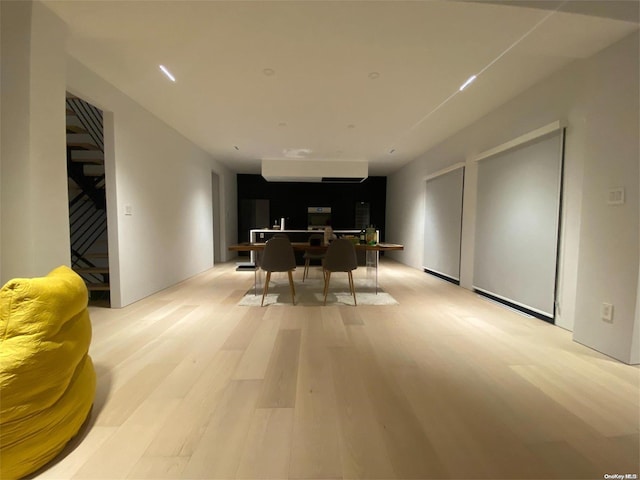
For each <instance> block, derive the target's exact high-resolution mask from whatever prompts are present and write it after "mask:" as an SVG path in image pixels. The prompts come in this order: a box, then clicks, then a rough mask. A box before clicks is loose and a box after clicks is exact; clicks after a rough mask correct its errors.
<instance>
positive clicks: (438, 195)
mask: <svg viewBox="0 0 640 480" xmlns="http://www.w3.org/2000/svg"><path fill="white" fill-rule="evenodd" d="M463 182H464V167H461V168H456V169H455V170H452V171H448V172H446V173H443V174H441V175H437V176H435V177H432V178H429V179H428V180H427V185H426V187H427V190H426V195H425V199H426V200H425V219H424V224H425V229H424V263H423V266H424V268H425V269H426V270H428V271H429V272H432V273H436V274H439V275H443V276H445V277H447V278H450V279H453V280H458V281H459V280H460V235H461V229H462V189H463Z"/></svg>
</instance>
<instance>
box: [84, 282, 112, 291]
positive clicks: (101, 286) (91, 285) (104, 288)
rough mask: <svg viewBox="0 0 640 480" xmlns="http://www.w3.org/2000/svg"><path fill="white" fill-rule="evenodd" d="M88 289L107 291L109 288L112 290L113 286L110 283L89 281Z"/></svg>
mask: <svg viewBox="0 0 640 480" xmlns="http://www.w3.org/2000/svg"><path fill="white" fill-rule="evenodd" d="M86 285H87V290H89V291H93V292H95V291H98V290H100V291H107V290H111V287H109V284H108V283H87V284H86Z"/></svg>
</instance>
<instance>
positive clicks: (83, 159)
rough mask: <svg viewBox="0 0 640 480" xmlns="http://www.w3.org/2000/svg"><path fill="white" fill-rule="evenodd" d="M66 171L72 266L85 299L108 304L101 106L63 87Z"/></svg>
mask: <svg viewBox="0 0 640 480" xmlns="http://www.w3.org/2000/svg"><path fill="white" fill-rule="evenodd" d="M66 107H67V112H66V113H67V122H66V126H67V176H68V188H69V225H70V232H69V235H70V238H71V267H72V268H73V270H74V271H76V272H77V273H78V274H79V275H80V276H81V277H82V278H83V279H84V281H85V283H86V284H87V288H88V290H89V303H90V304H93V305H98V306H106V307H108V306H110V303H111V299H110V290H111V285H110V279H109V245H108V232H107V199H106V177H105V165H104V123H103V112H102V111H101V110H100V109H98V108H97V107H95V106H93V105H91V104H90V103H88V102H86V101H84V100H82V99H80V98H78V97H76V96H74V95H72V94H70V93H67V99H66Z"/></svg>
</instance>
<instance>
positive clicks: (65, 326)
mask: <svg viewBox="0 0 640 480" xmlns="http://www.w3.org/2000/svg"><path fill="white" fill-rule="evenodd" d="M87 299H88V297H87V288H86V286H85V284H84V282H83V280H82V279H81V278H80V277H79V276H78V275H77V274H76V273H75V272H73V271H72V270H71V269H70V268H68V267H64V266H62V267H58V268H56V269H55V270H53V271H52V272H50V273H49V274H48V275H47V276H46V277H42V278H33V279H26V278H18V279H14V280H11V281H9V282H8V283H7V284H6V285H5V286H4V287H2V290H0V478H2V479H12V478H20V477H23V476H25V475H27V474H29V473H31V472H34V471H35V470H37V469H38V468H40V467H42V466H43V465H44V464H46V463H47V462H49V461H50V460H51V459H53V458H54V457H55V456H56V455H57V454H58V453H60V451H61V450H62V449H63V448H64V446H65V445H66V443H67V442H68V441H69V440H70V439H71V438H73V437H74V436H75V435H76V434H77V433H78V431H79V430H80V427H81V426H82V424H83V423H84V421H85V419H86V418H87V415H88V414H89V411H90V410H91V405H92V404H93V399H94V396H95V388H96V375H95V371H94V369H93V364H92V363H91V357H89V355H88V354H87V352H88V351H89V344H90V343H91V321H90V319H89V312H88V310H87Z"/></svg>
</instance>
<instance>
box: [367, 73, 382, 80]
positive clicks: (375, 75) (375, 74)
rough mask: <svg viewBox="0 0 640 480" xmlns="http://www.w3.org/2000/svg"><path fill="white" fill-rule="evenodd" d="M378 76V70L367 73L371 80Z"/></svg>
mask: <svg viewBox="0 0 640 480" xmlns="http://www.w3.org/2000/svg"><path fill="white" fill-rule="evenodd" d="M379 77H380V72H371V73H370V74H369V78H370V79H371V80H375V79H377V78H379Z"/></svg>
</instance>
